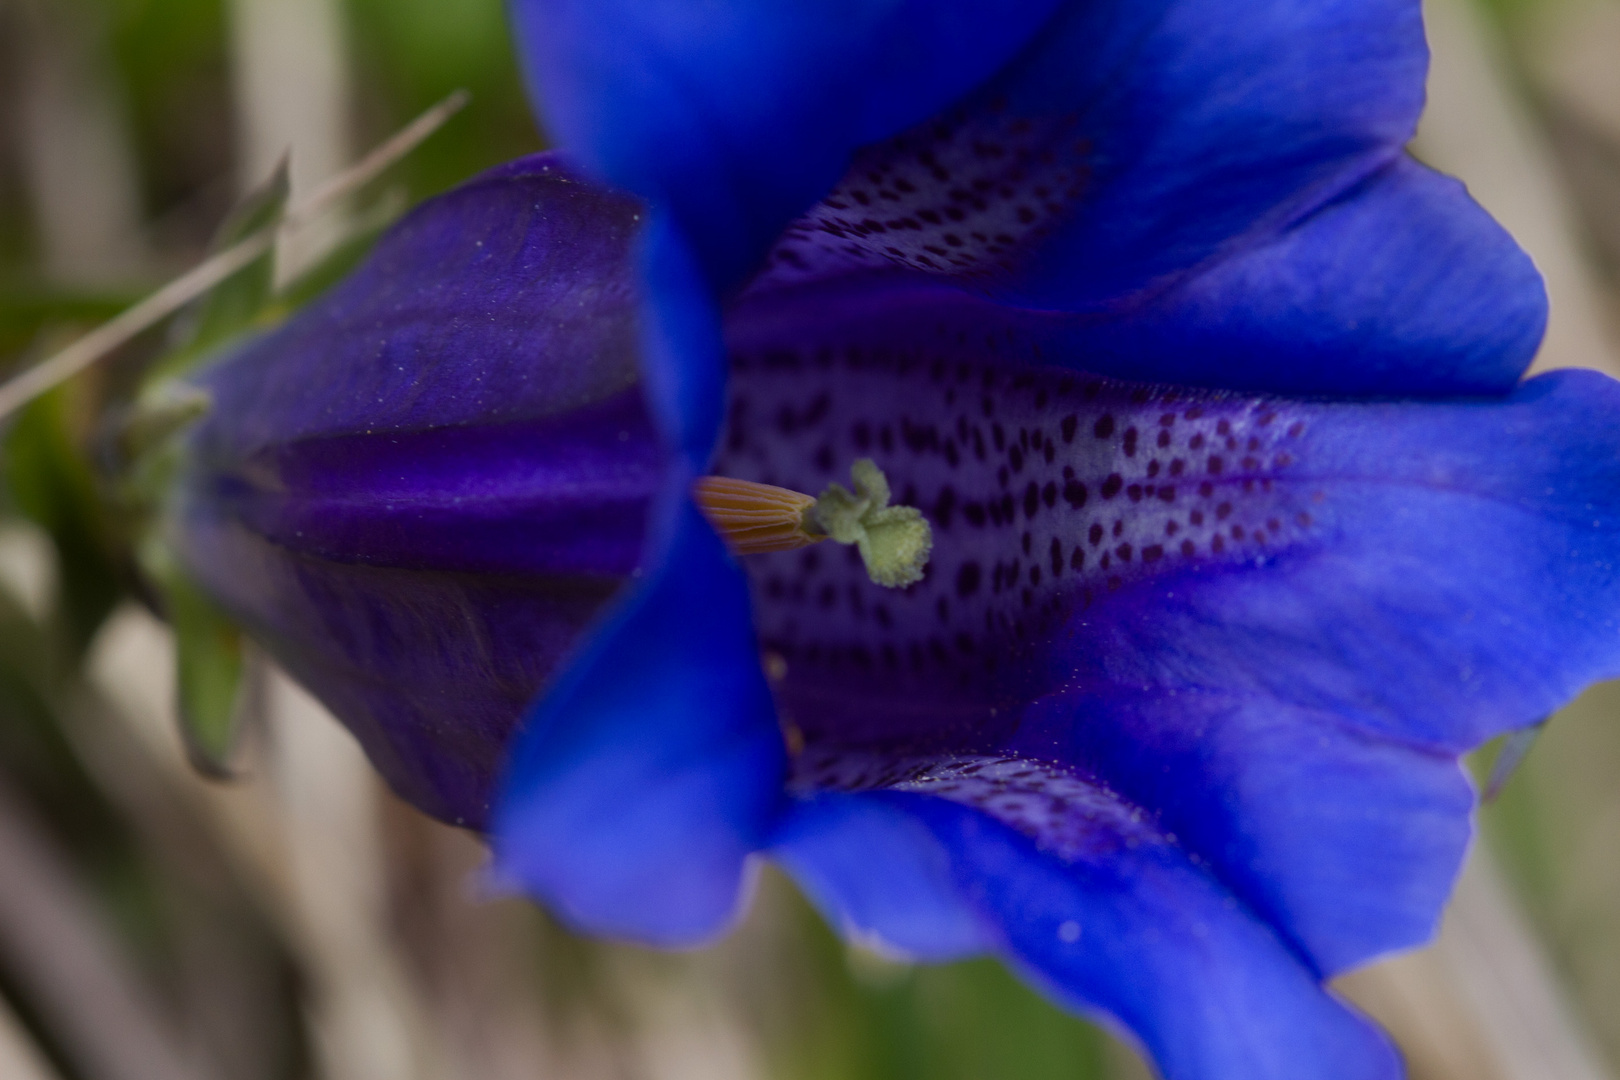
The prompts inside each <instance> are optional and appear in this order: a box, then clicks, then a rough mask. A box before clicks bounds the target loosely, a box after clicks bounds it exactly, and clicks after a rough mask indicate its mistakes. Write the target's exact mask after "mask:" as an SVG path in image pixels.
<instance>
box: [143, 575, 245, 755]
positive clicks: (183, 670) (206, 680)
mask: <svg viewBox="0 0 1620 1080" xmlns="http://www.w3.org/2000/svg"><path fill="white" fill-rule="evenodd" d="M141 561H142V565H143V567H144V569H145V570H146V572H147V574H148V576H149V577H151V579H152V580H153V582H154V583H156V584H157V585H158V587H159V589H160V590H161V591H162V594H163V601H164V613H165V614H166V615H167V616H168V619H169V626H170V627H171V628H172V629H173V630H174V640H175V654H176V672H175V674H176V687H175V701H176V705H177V710H178V716H177V719H178V720H179V722H180V734H181V737H182V738H183V740H184V742H185V747H186V752H187V754H188V755H189V756H190V758H191V763H192V765H193V767H195V768H196V769H197V771H198V772H200V773H202V774H203V775H204V776H209V777H212V778H214V779H219V780H226V779H230V778H231V777H232V776H233V775H234V772H233V770H232V768H231V765H230V761H231V757H232V753H233V751H234V750H235V749H236V744H237V737H238V735H239V734H240V731H241V728H242V723H241V720H242V717H243V715H244V714H245V712H246V699H247V697H248V691H247V688H246V684H247V680H246V678H245V663H244V641H243V635H242V631H241V630H240V629H239V628H238V627H237V626H236V624H235V623H234V622H233V621H232V620H231V618H230V617H229V616H228V615H226V614H225V613H224V612H223V611H221V610H220V609H219V607H218V606H217V605H215V603H214V602H213V601H212V600H211V599H209V597H208V595H207V594H206V593H205V592H203V590H202V589H200V588H198V587H197V584H196V583H195V582H193V581H192V580H191V578H190V577H188V576H187V575H186V573H185V572H184V571H183V570H182V569H180V567H179V565H178V563H176V562H175V560H174V559H173V557H172V556H171V555H170V554H169V553H168V552H167V551H165V550H162V549H160V548H159V547H157V546H156V545H148V547H147V549H146V551H144V552H143V557H142V560H141Z"/></svg>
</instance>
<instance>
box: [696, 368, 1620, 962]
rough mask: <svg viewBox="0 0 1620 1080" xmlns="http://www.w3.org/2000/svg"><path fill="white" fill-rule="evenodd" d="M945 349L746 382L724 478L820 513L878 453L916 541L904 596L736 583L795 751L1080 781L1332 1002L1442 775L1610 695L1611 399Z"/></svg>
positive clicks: (814, 570) (1557, 384)
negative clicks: (1129, 808)
mask: <svg viewBox="0 0 1620 1080" xmlns="http://www.w3.org/2000/svg"><path fill="white" fill-rule="evenodd" d="M970 344H971V345H973V346H974V347H977V348H979V349H982V350H985V351H987V352H988V351H991V350H993V348H994V347H995V345H996V344H997V343H996V341H995V340H994V339H990V340H988V341H986V339H983V338H976V339H970ZM932 352H933V350H932V349H931V348H928V349H921V350H916V349H914V350H913V351H905V350H901V349H895V350H893V351H892V352H891V351H887V350H885V349H883V348H876V347H872V348H867V347H862V348H859V349H856V348H848V349H844V350H839V351H837V352H829V353H827V354H825V355H824V354H821V353H819V352H817V351H815V350H814V349H813V348H812V349H811V350H809V351H808V352H806V353H804V354H799V353H794V352H792V351H790V350H788V349H787V348H786V347H785V346H778V347H777V348H776V349H775V351H773V350H772V349H770V348H764V349H762V351H760V352H759V353H757V354H754V353H741V354H739V356H738V357H737V359H736V362H735V375H734V380H733V393H734V408H733V412H732V421H731V430H730V432H729V433H728V437H727V440H726V443H725V447H726V448H725V451H724V453H723V454H722V456H721V458H720V459H719V465H720V467H721V468H722V470H723V471H726V472H727V473H728V474H731V475H738V476H742V477H744V478H759V479H763V478H766V477H769V478H772V479H773V480H774V482H778V483H783V484H786V485H788V486H792V487H796V488H798V489H800V490H816V489H817V486H818V485H819V484H823V483H825V482H827V481H828V480H829V479H832V478H833V476H832V473H833V470H834V469H836V467H837V464H838V463H839V462H841V461H844V460H847V459H848V458H850V457H854V456H858V455H860V454H872V455H875V456H876V457H877V458H878V460H879V461H880V462H881V463H882V465H883V467H884V468H885V469H886V470H887V472H888V475H889V478H890V481H891V483H892V484H893V485H894V488H895V490H896V491H900V492H905V493H907V494H905V495H904V496H903V501H905V502H907V503H910V504H912V505H918V506H921V507H924V508H926V509H928V510H929V512H930V514H931V517H932V518H933V520H934V522H935V535H934V550H933V556H932V559H931V562H930V569H929V574H928V576H927V577H926V578H925V579H924V580H923V581H922V582H920V583H918V584H916V585H914V586H912V587H910V588H908V589H907V590H905V591H904V592H897V593H890V594H882V595H880V594H878V593H877V592H876V590H872V589H870V588H869V587H867V583H866V582H865V581H864V580H863V579H862V576H861V570H860V567H859V566H858V565H854V566H851V565H849V564H848V563H847V562H846V561H845V560H844V559H841V558H837V557H827V556H826V555H824V554H820V553H817V552H815V551H814V550H813V549H812V550H810V551H807V552H803V553H789V554H785V555H773V556H760V557H757V558H755V559H752V560H750V563H749V567H748V569H749V571H750V573H751V574H752V575H753V576H754V578H755V581H756V595H757V596H758V598H759V599H758V602H757V604H756V613H757V618H758V620H759V626H760V632H761V638H762V641H763V643H764V645H765V647H766V648H767V649H770V650H771V651H773V652H776V653H778V654H779V655H780V656H781V658H782V660H783V662H784V664H785V676H784V678H783V680H782V682H781V683H780V684H779V685H778V686H777V688H776V689H777V696H778V699H779V700H780V701H781V703H782V707H783V709H784V711H785V713H786V714H787V715H791V716H792V717H794V718H795V720H796V721H797V723H798V724H799V726H800V728H801V729H802V730H803V733H804V735H805V737H806V739H807V741H808V743H809V745H810V746H811V747H812V748H850V747H885V748H889V749H890V750H893V749H894V748H904V749H905V750H907V752H911V753H923V752H930V753H938V752H945V751H950V752H954V753H996V752H1008V751H1016V752H1018V753H1019V754H1021V755H1022V756H1024V757H1028V758H1036V759H1045V760H1052V761H1060V762H1065V763H1068V764H1069V765H1071V766H1073V767H1074V768H1077V769H1079V770H1081V771H1082V772H1083V773H1084V774H1085V775H1087V776H1088V777H1091V778H1094V779H1095V780H1096V781H1097V782H1098V783H1102V784H1106V785H1108V786H1109V787H1110V788H1111V789H1112V790H1115V791H1117V792H1119V793H1120V794H1121V795H1122V796H1124V797H1126V798H1129V799H1131V800H1133V801H1134V802H1135V803H1136V804H1137V805H1139V806H1140V807H1141V808H1142V809H1143V810H1144V811H1146V812H1149V813H1152V814H1156V815H1159V816H1160V819H1161V821H1162V823H1163V825H1164V827H1165V828H1166V829H1168V830H1169V831H1171V832H1174V833H1176V835H1177V836H1178V837H1180V838H1181V841H1182V842H1183V844H1184V845H1185V846H1186V847H1187V848H1188V850H1189V851H1191V852H1193V853H1196V854H1197V855H1198V856H1199V857H1201V858H1203V859H1205V860H1206V861H1207V862H1208V864H1209V865H1210V867H1211V872H1212V873H1213V874H1214V875H1215V876H1216V877H1218V878H1219V879H1220V880H1221V881H1222V882H1223V883H1225V884H1226V885H1227V886H1228V887H1230V888H1231V889H1233V891H1234V892H1235V893H1236V894H1237V895H1239V896H1240V897H1241V898H1242V899H1243V900H1244V902H1245V903H1247V904H1248V905H1250V907H1251V908H1252V909H1253V910H1254V911H1256V912H1257V913H1259V914H1261V915H1262V916H1264V917H1265V918H1267V919H1269V920H1272V921H1273V923H1274V925H1275V926H1276V927H1277V929H1278V932H1279V934H1280V935H1282V936H1283V937H1284V938H1285V939H1286V940H1288V941H1289V942H1290V943H1291V945H1292V946H1293V947H1294V948H1296V949H1297V950H1298V951H1299V953H1300V954H1301V955H1302V956H1303V957H1305V958H1306V960H1307V962H1308V963H1309V964H1310V965H1311V966H1312V967H1313V969H1315V970H1317V971H1320V972H1324V973H1327V972H1334V971H1338V970H1341V969H1343V968H1344V967H1346V966H1348V965H1351V964H1354V963H1357V962H1360V961H1362V960H1364V959H1367V958H1368V957H1370V956H1373V955H1377V954H1379V953H1382V952H1385V951H1387V950H1390V949H1392V948H1397V947H1401V946H1405V945H1411V944H1415V943H1417V942H1419V941H1421V940H1423V939H1425V938H1426V937H1428V936H1429V934H1430V932H1431V931H1432V928H1433V925H1434V920H1435V918H1436V916H1437V913H1438V910H1439V906H1440V903H1441V901H1442V899H1443V897H1444V895H1445V892H1446V889H1447V886H1448V883H1449V880H1450V878H1451V876H1452V874H1453V873H1454V871H1455V868H1456V866H1457V864H1458V861H1459V859H1460V856H1461V852H1462V849H1463V847H1464V845H1465V843H1466V840H1467V835H1468V827H1467V822H1468V811H1469V808H1470V805H1471V792H1470V791H1469V789H1468V787H1467V785H1466V784H1465V783H1464V781H1463V778H1462V776H1461V774H1460V773H1459V771H1458V769H1457V768H1456V765H1455V756H1456V754H1457V753H1459V752H1460V751H1462V750H1465V749H1468V748H1470V747H1473V746H1475V745H1478V744H1479V743H1480V742H1482V741H1484V740H1485V739H1487V738H1489V737H1491V736H1492V735H1494V734H1497V733H1499V732H1501V731H1504V730H1507V729H1509V728H1512V727H1515V726H1519V725H1523V724H1527V723H1531V722H1533V721H1535V720H1537V719H1539V718H1541V717H1543V716H1545V715H1547V713H1549V712H1551V711H1552V710H1553V709H1555V708H1557V707H1559V706H1560V705H1562V704H1564V703H1565V702H1567V701H1568V700H1569V699H1570V698H1571V697H1573V696H1574V694H1575V693H1577V692H1578V691H1579V690H1580V689H1582V688H1583V687H1584V686H1586V685H1588V684H1589V683H1591V682H1593V681H1595V680H1597V679H1601V678H1606V677H1612V676H1614V675H1616V674H1620V447H1617V445H1616V443H1615V442H1614V438H1613V432H1614V431H1616V430H1620V384H1616V383H1615V382H1613V381H1612V380H1609V379H1607V378H1606V377H1604V376H1600V375H1596V374H1593V373H1589V372H1565V373H1559V374H1557V375H1552V376H1546V377H1542V378H1538V379H1534V380H1531V381H1530V382H1529V383H1527V384H1525V385H1524V386H1523V387H1521V388H1520V389H1519V390H1517V391H1516V392H1515V393H1514V394H1512V395H1510V396H1508V397H1506V398H1496V399H1482V400H1465V401H1451V402H1425V403H1417V402H1381V403H1373V402H1361V403H1332V402H1323V401H1287V400H1282V399H1277V398H1250V399H1244V398H1242V397H1238V396H1236V395H1230V394H1204V393H1190V392H1187V391H1182V390H1173V389H1166V388H1157V389H1156V388H1151V387H1145V386H1133V385H1129V384H1117V383H1108V382H1106V381H1104V380H1101V379H1093V378H1080V377H1074V376H1072V375H1068V374H1066V373H1064V372H1063V371H1061V370H1060V369H1058V370H1055V369H1050V368H1048V369H1044V370H1038V369H1012V370H1008V369H1006V368H998V367H996V366H993V365H992V364H990V363H981V364H979V365H977V366H975V365H972V364H967V363H963V364H961V365H956V364H947V363H941V362H936V361H933V360H932V357H931V354H932ZM1369 867H1374V868H1377V873H1375V874H1374V873H1368V874H1364V875H1361V876H1358V875H1357V874H1353V873H1347V868H1348V869H1355V870H1357V871H1366V870H1368V868H1369Z"/></svg>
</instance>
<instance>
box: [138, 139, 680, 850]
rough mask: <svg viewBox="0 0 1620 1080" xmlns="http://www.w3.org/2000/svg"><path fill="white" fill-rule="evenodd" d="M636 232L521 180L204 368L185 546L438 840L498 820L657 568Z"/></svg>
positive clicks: (420, 221)
mask: <svg viewBox="0 0 1620 1080" xmlns="http://www.w3.org/2000/svg"><path fill="white" fill-rule="evenodd" d="M637 214H638V207H637V206H636V205H635V204H634V203H633V202H632V201H631V200H629V199H626V198H624V197H623V196H620V195H615V194H611V193H608V192H604V191H602V190H601V189H600V188H596V187H592V186H589V185H586V184H582V183H578V182H576V181H575V180H574V179H573V178H572V177H571V176H570V175H569V174H568V172H567V171H566V170H565V169H563V168H562V167H561V166H560V164H559V163H558V162H557V161H556V159H555V158H554V157H552V156H539V157H535V158H528V159H525V160H523V161H518V162H513V163H511V164H509V165H506V166H504V167H502V168H500V169H498V170H494V171H492V172H490V173H486V174H485V175H483V176H481V177H479V178H477V179H475V180H473V181H471V182H469V183H468V184H466V185H463V186H462V187H460V188H457V189H456V190H455V191H452V192H449V193H447V194H445V195H443V196H440V197H439V198H436V199H433V200H430V201H428V202H427V203H424V204H423V205H422V206H420V207H418V208H416V209H415V210H413V211H412V212H411V213H410V214H409V215H408V216H407V217H406V218H405V219H404V220H403V221H401V222H400V223H399V224H398V225H396V226H395V227H394V228H392V229H390V230H389V232H388V234H387V235H386V236H384V237H383V238H382V240H380V241H379V242H378V244H377V246H376V248H375V249H374V251H373V253H372V255H371V257H370V258H369V259H367V261H366V262H365V264H364V265H363V266H362V267H361V268H360V269H358V270H357V271H356V272H355V273H354V274H352V275H351V276H350V277H349V278H348V279H346V280H345V281H344V282H342V283H341V284H339V285H337V286H335V287H334V288H333V289H331V290H330V291H329V292H327V293H325V294H324V295H322V296H321V297H320V298H318V299H317V300H315V301H314V302H312V303H310V304H309V305H307V306H305V307H304V308H302V309H301V310H299V311H298V312H297V313H296V314H294V315H293V316H292V317H291V318H289V319H288V320H287V322H285V323H284V324H282V325H281V326H279V327H277V328H276V329H274V330H272V331H271V332H269V333H266V334H263V335H261V336H258V337H255V338H253V339H251V340H249V341H247V342H245V343H244V344H243V345H242V346H241V347H240V348H238V349H236V350H234V351H233V352H231V353H230V354H229V355H226V356H224V357H223V358H221V360H220V361H219V362H218V363H216V364H214V365H212V366H211V367H209V368H208V369H206V370H205V371H203V372H201V373H200V374H199V375H198V376H197V381H198V382H199V384H200V385H201V386H202V387H203V388H204V389H205V390H206V391H207V392H208V394H209V396H210V398H211V399H212V408H211V409H210V411H209V413H208V415H207V416H206V417H205V418H204V419H203V420H202V421H201V422H200V423H199V424H198V425H197V427H196V428H195V429H194V430H193V431H191V432H190V433H189V435H188V439H187V442H186V446H185V451H184V454H183V458H182V461H181V463H180V469H179V475H178V477H177V482H176V490H175V491H174V492H173V499H172V503H171V506H170V507H169V510H170V515H169V521H168V523H167V524H168V529H169V534H170V535H169V539H170V540H171V541H172V542H173V544H174V547H175V550H176V551H177V553H178V554H179V556H180V557H181V559H182V560H183V561H184V563H185V565H186V567H187V569H188V570H189V571H190V573H191V574H192V575H193V576H194V578H195V579H196V580H197V581H198V582H199V584H201V585H203V586H204V587H206V588H207V589H208V590H209V591H210V592H211V593H212V594H213V596H214V598H215V599H216V601H218V602H219V603H221V604H223V605H224V606H225V607H226V608H227V609H228V610H230V611H231V612H232V613H233V614H234V615H236V616H237V617H238V618H240V619H242V620H243V622H244V623H245V625H247V626H249V627H250V628H251V629H252V631H253V633H254V634H255V636H256V637H257V638H258V639H259V640H260V641H261V642H264V643H266V644H267V645H268V646H269V647H270V648H271V649H272V650H273V651H274V653H275V655H276V657H277V659H278V660H279V661H280V662H281V663H282V664H284V665H285V666H286V667H287V668H288V670H290V671H292V672H293V673H294V674H295V675H296V676H297V677H298V678H299V679H300V680H302V681H303V682H304V683H305V685H307V686H309V687H310V688H311V690H312V691H313V692H315V693H316V694H318V695H319V696H320V698H321V699H322V701H324V702H325V703H326V705H327V706H328V707H329V708H331V709H332V711H333V712H334V713H335V714H336V715H337V716H339V717H340V718H341V719H342V720H343V722H344V723H345V724H347V725H348V726H349V728H350V729H351V730H352V731H354V733H355V735H356V737H357V738H358V739H359V740H360V741H361V743H362V744H363V745H364V746H365V748H366V752H367V753H368V754H369V755H370V756H371V758H372V760H373V761H374V762H375V763H376V764H377V767H378V769H379V770H380V771H381V772H382V773H383V774H384V775H385V776H386V777H387V778H388V781H389V782H390V784H391V785H392V786H393V788H394V790H395V791H397V792H399V793H400V794H401V795H402V796H403V797H405V798H407V799H409V800H410V801H411V802H412V803H413V804H415V805H416V806H418V807H420V808H421V809H423V810H424V811H426V812H427V813H430V814H433V815H435V816H437V817H439V818H442V819H443V820H446V821H450V822H454V823H456V824H462V825H467V826H469V827H473V828H482V827H484V826H485V825H486V824H487V820H488V812H489V803H490V799H491V795H492V791H493V787H494V783H495V777H496V774H497V772H498V770H499V765H500V762H501V760H502V758H503V757H504V754H505V748H506V746H507V744H508V743H509V742H510V740H511V738H512V732H513V729H514V727H515V725H516V722H517V719H518V717H519V716H521V715H522V713H523V710H524V709H525V707H526V706H527V705H528V703H529V701H530V700H531V699H532V698H533V696H534V695H535V693H536V692H538V690H539V688H540V687H541V686H542V685H543V684H544V682H545V681H546V679H547V678H548V676H550V675H551V674H552V671H553V669H554V668H555V667H556V665H557V664H558V663H559V662H560V661H561V659H562V658H563V657H564V656H565V655H566V654H568V653H570V652H572V648H573V642H574V640H575V638H576V637H577V636H578V635H579V634H580V633H581V632H582V631H583V630H584V629H585V628H586V627H587V626H589V625H591V624H592V623H593V622H594V620H595V617H596V615H597V613H598V612H599V611H600V610H601V609H603V608H604V607H605V606H606V605H608V604H609V603H610V602H611V600H612V597H613V595H614V594H615V593H616V592H617V591H618V589H619V586H620V584H621V583H622V582H623V581H624V580H626V578H627V575H629V573H630V572H631V571H632V570H633V569H634V568H635V567H636V566H637V565H638V564H639V562H640V560H641V557H642V550H643V546H644V542H645V537H646V533H647V527H646V518H647V506H648V504H649V502H650V501H651V500H652V498H653V496H654V494H655V493H656V492H657V491H658V490H659V487H660V485H661V484H662V483H663V481H664V476H665V473H666V472H667V465H668V461H669V459H670V457H671V454H670V453H669V451H668V450H667V449H666V447H665V446H664V445H662V444H661V443H660V441H659V439H658V436H657V432H656V431H655V430H654V429H653V425H652V424H651V423H650V422H649V418H648V416H647V410H646V408H645V407H644V406H643V404H642V402H641V393H640V388H639V387H638V385H637V381H638V371H637V359H638V357H637V352H638V350H637V331H638V328H639V327H640V326H641V325H642V323H641V319H640V313H639V312H638V309H637V306H636V287H635V266H634V262H633V254H632V253H633V248H634V238H635V234H636V231H637V229H638V228H639V227H640V226H639V225H638V218H637Z"/></svg>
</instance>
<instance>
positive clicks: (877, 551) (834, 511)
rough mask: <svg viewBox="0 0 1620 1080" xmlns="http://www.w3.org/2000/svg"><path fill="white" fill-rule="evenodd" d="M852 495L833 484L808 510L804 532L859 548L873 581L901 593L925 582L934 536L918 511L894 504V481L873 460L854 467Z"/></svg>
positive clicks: (843, 488) (851, 475) (851, 472)
mask: <svg viewBox="0 0 1620 1080" xmlns="http://www.w3.org/2000/svg"><path fill="white" fill-rule="evenodd" d="M849 474H850V477H851V479H852V480H853V481H854V483H855V490H854V491H853V492H851V491H849V490H847V489H846V488H845V487H844V486H843V485H842V484H829V485H828V486H827V490H826V491H823V492H822V493H821V498H819V499H817V500H816V501H815V504H814V505H813V506H809V507H806V508H805V511H804V529H805V532H807V533H810V534H812V535H815V534H820V535H823V536H826V537H828V538H829V539H832V540H836V541H838V542H839V543H840V544H854V545H855V547H856V550H858V551H859V552H860V553H861V561H862V562H864V563H865V564H866V572H867V574H868V575H869V576H870V577H871V578H872V580H873V581H874V582H876V583H877V584H879V585H882V586H884V587H885V588H889V589H902V588H905V587H906V586H907V585H912V584H915V583H916V582H919V581H921V580H922V577H923V569H924V568H925V567H926V566H927V565H928V556H929V554H930V553H931V552H932V551H933V550H934V531H933V529H931V528H930V527H929V525H928V519H927V518H925V517H923V516H922V511H920V510H918V509H917V508H916V507H914V506H890V505H889V496H890V492H889V478H888V477H886V476H884V475H883V470H882V469H879V468H878V467H877V463H876V462H874V461H873V460H872V459H871V458H860V459H859V460H857V461H856V462H855V464H854V465H853V466H851V467H850V470H849Z"/></svg>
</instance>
